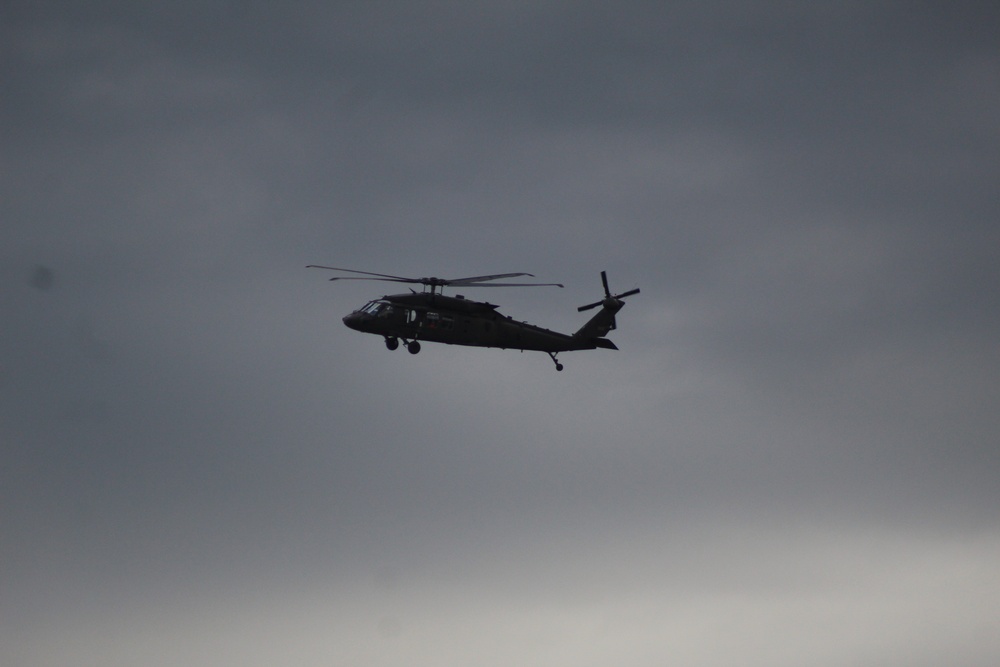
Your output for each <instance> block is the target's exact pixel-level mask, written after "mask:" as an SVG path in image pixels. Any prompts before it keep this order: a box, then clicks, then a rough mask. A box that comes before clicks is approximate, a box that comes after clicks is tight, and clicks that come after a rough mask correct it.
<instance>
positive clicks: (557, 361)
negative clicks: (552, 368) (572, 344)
mask: <svg viewBox="0 0 1000 667" xmlns="http://www.w3.org/2000/svg"><path fill="white" fill-rule="evenodd" d="M547 354H548V355H549V358H551V359H552V363H554V364H555V365H556V370H557V371H561V370H562V369H563V365H562V364H560V363H559V360H558V359H556V353H555V352H548V353H547Z"/></svg>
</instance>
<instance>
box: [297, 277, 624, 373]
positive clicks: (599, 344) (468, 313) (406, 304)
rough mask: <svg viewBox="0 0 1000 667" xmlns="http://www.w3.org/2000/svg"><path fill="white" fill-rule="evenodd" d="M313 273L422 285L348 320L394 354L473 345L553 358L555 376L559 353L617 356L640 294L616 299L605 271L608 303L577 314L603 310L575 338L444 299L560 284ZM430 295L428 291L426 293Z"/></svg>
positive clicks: (490, 308)
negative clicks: (402, 348)
mask: <svg viewBox="0 0 1000 667" xmlns="http://www.w3.org/2000/svg"><path fill="white" fill-rule="evenodd" d="M306 268H309V269H327V270H330V271H340V272H343V273H355V274H360V275H361V276H365V277H353V276H337V277H334V278H330V280H378V281H383V282H394V283H408V284H416V285H423V286H424V290H423V291H422V292H420V293H418V292H416V291H414V290H412V289H411V290H410V294H393V295H390V296H383V297H382V298H381V299H375V300H374V301H369V302H368V303H366V304H365V305H364V306H362V307H361V308H359V309H358V310H356V311H354V312H353V313H351V314H350V315H347V316H346V317H344V324H346V325H347V326H348V327H350V328H351V329H354V330H356V331H361V332H364V333H370V334H375V335H378V336H383V337H384V338H385V346H386V347H387V348H389V349H390V350H395V349H396V348H398V347H399V341H403V343H404V344H405V345H406V349H407V350H408V351H409V352H410V354H416V353H417V352H419V351H420V341H431V342H435V343H445V344H448V345H471V346H475V347H499V348H501V349H515V350H521V351H522V352H523V351H524V350H537V351H540V352H546V353H548V355H549V357H551V359H552V362H553V363H554V364H555V365H556V370H557V371H561V370H562V369H563V365H562V364H561V363H559V361H558V359H556V355H557V354H558V353H559V352H567V351H570V350H594V349H597V348H603V349H606V350H617V349H618V348H617V347H616V346H615V344H614V343H612V342H611V341H610V340H608V339H607V338H605V337H604V336H606V335H607V333H608V332H609V331H611V330H612V329H615V328H616V323H615V314H616V313H617V312H618V311H619V310H621V309H622V307H623V306H624V305H625V302H624V301H622V299H624V298H625V297H627V296H632V295H633V294H638V293H639V289H638V288H636V289H633V290H629V291H627V292H622V293H621V294H615V295H612V294H611V290H610V289H609V288H608V276H607V273H605V272H604V271H601V282H602V283H603V284H604V298H603V299H601V300H600V301H595V302H594V303H589V304H587V305H586V306H580V307H579V308H577V310H578V311H581V312H582V311H585V310H590V309H591V308H596V307H598V306H601V310H600V311H599V312H598V313H597V314H596V315H594V316H593V317H592V318H590V321H588V322H587V323H586V324H584V325H583V326H582V327H580V329H579V331H577V332H576V333H574V334H572V335H570V334H564V333H559V332H557V331H550V330H549V329H543V328H542V327H538V326H535V325H533V324H528V323H527V322H519V321H517V320H514V319H511V318H510V317H509V316H505V315H501V314H500V313H499V312H497V306H496V305H495V304H492V303H486V302H482V301H472V300H470V299H466V298H465V297H464V296H462V295H460V294H459V295H455V296H445V295H444V294H442V293H441V290H442V289H443V288H445V287H562V285H561V284H559V283H494V282H491V281H493V280H500V279H502V278H517V277H520V276H529V277H534V276H533V275H532V274H530V273H500V274H496V275H491V276H473V277H471V278H453V279H446V278H404V277H402V276H392V275H387V274H384V273H371V272H369V271H356V270H354V269H341V268H337V267H335V266H320V265H317V264H310V265H308V266H307V267H306ZM428 287H429V288H430V291H429V292H428V291H427V288H428Z"/></svg>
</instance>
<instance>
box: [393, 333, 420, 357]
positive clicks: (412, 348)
mask: <svg viewBox="0 0 1000 667" xmlns="http://www.w3.org/2000/svg"><path fill="white" fill-rule="evenodd" d="M403 345H405V346H406V351H407V352H409V353H410V354H416V353H417V352H419V351H420V343H418V342H417V341H415V340H406V339H405V338H404V339H403ZM385 346H386V347H387V348H388V349H390V350H395V349H398V348H399V339H398V338H396V337H395V336H386V337H385Z"/></svg>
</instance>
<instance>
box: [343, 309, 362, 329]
mask: <svg viewBox="0 0 1000 667" xmlns="http://www.w3.org/2000/svg"><path fill="white" fill-rule="evenodd" d="M363 317H364V315H362V314H361V313H351V314H350V315H345V316H344V324H345V325H346V326H347V328H349V329H354V330H355V331H357V330H359V329H360V325H361V318H363Z"/></svg>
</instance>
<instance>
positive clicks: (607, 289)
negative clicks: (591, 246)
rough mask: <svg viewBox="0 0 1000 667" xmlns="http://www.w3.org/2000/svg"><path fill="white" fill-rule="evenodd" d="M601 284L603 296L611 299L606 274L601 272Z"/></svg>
mask: <svg viewBox="0 0 1000 667" xmlns="http://www.w3.org/2000/svg"><path fill="white" fill-rule="evenodd" d="M601 284H603V285H604V296H606V297H608V298H611V290H610V289H609V288H608V272H607V271H601Z"/></svg>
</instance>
